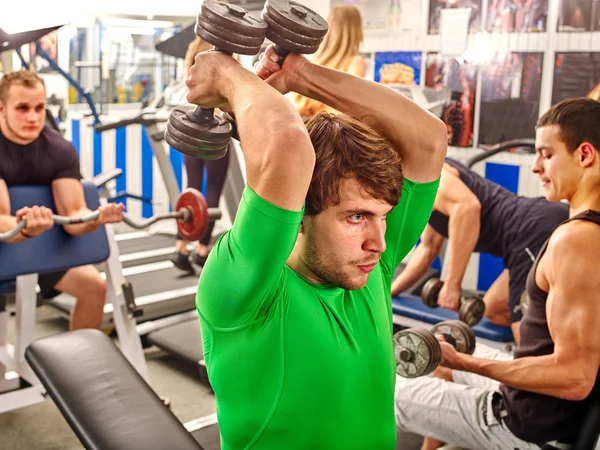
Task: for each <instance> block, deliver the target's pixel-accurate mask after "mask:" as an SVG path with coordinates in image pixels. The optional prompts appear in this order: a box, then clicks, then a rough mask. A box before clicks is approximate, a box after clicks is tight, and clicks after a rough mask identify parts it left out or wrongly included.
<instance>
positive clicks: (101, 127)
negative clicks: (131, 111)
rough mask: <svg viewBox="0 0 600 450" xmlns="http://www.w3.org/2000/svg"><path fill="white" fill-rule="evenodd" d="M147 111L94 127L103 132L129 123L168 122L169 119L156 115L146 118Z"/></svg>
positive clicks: (152, 123)
mask: <svg viewBox="0 0 600 450" xmlns="http://www.w3.org/2000/svg"><path fill="white" fill-rule="evenodd" d="M147 114H148V113H147V112H143V113H141V114H138V115H137V116H135V117H133V118H131V119H123V120H118V121H116V122H111V123H105V124H99V123H98V124H96V125H94V129H95V130H96V131H97V132H98V133H102V132H103V131H108V130H114V129H116V128H122V127H126V126H127V125H144V126H148V125H154V124H155V123H160V122H166V121H167V119H166V118H165V119H158V118H157V117H156V116H154V117H152V118H144V116H145V115H147Z"/></svg>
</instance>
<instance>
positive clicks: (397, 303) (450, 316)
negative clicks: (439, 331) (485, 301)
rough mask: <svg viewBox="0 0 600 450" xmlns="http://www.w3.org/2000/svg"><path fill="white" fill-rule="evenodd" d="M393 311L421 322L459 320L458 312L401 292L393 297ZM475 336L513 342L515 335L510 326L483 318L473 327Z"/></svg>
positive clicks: (431, 322) (434, 322)
mask: <svg viewBox="0 0 600 450" xmlns="http://www.w3.org/2000/svg"><path fill="white" fill-rule="evenodd" d="M392 312H393V313H394V314H396V315H399V316H404V317H409V318H411V319H414V320H419V321H421V322H426V323H430V324H432V325H435V324H436V323H439V322H443V321H445V320H458V313H457V312H456V311H451V310H449V309H446V308H430V307H428V306H426V305H424V304H423V302H422V300H421V298H420V297H417V296H416V295H410V294H400V295H399V296H397V297H392ZM473 331H474V332H475V336H478V337H480V338H483V339H488V340H490V341H495V342H512V341H513V335H512V330H511V329H510V327H501V326H499V325H494V324H493V323H491V322H490V321H489V320H487V319H485V318H483V319H481V322H479V323H478V324H477V325H475V326H474V327H473Z"/></svg>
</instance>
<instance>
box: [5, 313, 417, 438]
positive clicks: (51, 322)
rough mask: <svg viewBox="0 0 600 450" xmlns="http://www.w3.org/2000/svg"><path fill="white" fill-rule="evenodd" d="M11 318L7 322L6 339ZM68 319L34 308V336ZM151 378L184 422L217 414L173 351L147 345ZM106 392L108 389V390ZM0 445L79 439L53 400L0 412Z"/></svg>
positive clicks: (60, 326) (61, 328) (208, 393)
mask: <svg viewBox="0 0 600 450" xmlns="http://www.w3.org/2000/svg"><path fill="white" fill-rule="evenodd" d="M13 327H14V322H13V321H11V323H10V328H9V339H12V333H13ZM66 329H67V322H66V321H65V319H63V318H62V317H60V316H59V314H58V312H57V311H56V310H55V309H53V308H51V307H48V306H41V307H39V308H38V309H37V316H36V337H37V338H40V337H44V336H50V335H53V334H57V333H62V332H64V331H66ZM145 354H146V360H147V362H148V371H149V373H150V382H151V385H152V387H153V388H154V390H155V391H156V392H157V393H158V394H159V395H160V396H163V397H167V398H169V399H170V400H171V410H172V411H173V413H174V414H175V415H176V416H177V418H178V419H179V420H180V421H181V422H182V423H185V422H188V421H190V420H193V419H196V418H198V417H203V416H206V415H208V414H212V413H214V412H215V398H214V395H213V394H212V392H211V390H210V389H209V388H207V387H205V386H204V385H202V384H201V383H200V382H199V381H198V376H197V372H196V371H195V370H193V368H192V367H191V366H189V365H186V364H182V363H181V362H180V361H179V360H178V359H177V358H175V357H173V356H172V355H170V354H168V353H166V352H164V351H162V350H159V349H157V348H156V347H151V348H148V349H146V351H145ZM107 395H110V393H107ZM0 436H2V444H1V445H0V448H2V449H7V450H8V449H10V450H13V449H15V450H16V449H28V450H79V449H81V448H82V446H81V444H80V443H79V440H78V439H77V437H76V436H75V434H74V433H73V432H72V431H71V429H70V427H69V426H68V425H67V423H66V422H65V420H64V419H63V417H62V415H61V414H60V412H59V411H58V409H57V408H56V406H55V405H54V403H53V402H52V401H51V400H48V401H46V402H45V403H41V404H38V405H34V406H30V407H27V408H22V409H19V410H16V411H11V412H7V413H4V414H0ZM420 447H421V438H420V437H418V436H415V435H409V434H404V433H402V434H400V435H399V436H398V445H397V446H396V450H418V449H419V448H420Z"/></svg>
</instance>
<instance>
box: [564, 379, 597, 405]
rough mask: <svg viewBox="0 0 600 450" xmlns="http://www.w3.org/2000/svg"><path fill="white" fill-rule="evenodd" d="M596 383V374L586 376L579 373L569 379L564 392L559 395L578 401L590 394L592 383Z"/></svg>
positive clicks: (592, 387)
mask: <svg viewBox="0 0 600 450" xmlns="http://www.w3.org/2000/svg"><path fill="white" fill-rule="evenodd" d="M595 383H596V376H595V375H594V376H587V375H583V374H579V375H578V376H576V377H574V379H572V380H570V381H569V384H568V385H567V386H566V387H565V391H564V394H563V395H562V396H561V397H562V398H563V399H565V400H570V401H574V402H580V401H583V400H585V399H586V398H588V397H589V396H590V394H591V393H592V390H593V389H594V385H595Z"/></svg>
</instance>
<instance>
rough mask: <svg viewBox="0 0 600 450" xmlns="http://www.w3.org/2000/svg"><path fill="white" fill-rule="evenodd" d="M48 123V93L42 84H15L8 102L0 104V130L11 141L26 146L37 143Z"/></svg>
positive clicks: (9, 92)
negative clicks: (30, 85)
mask: <svg viewBox="0 0 600 450" xmlns="http://www.w3.org/2000/svg"><path fill="white" fill-rule="evenodd" d="M45 122H46V91H45V89H44V86H43V85H42V84H41V83H38V84H36V85H35V86H34V87H26V86H24V85H22V84H21V83H15V84H13V85H12V86H11V87H10V88H9V90H8V95H7V98H6V102H0V129H1V130H2V134H3V135H4V136H5V137H6V138H7V139H8V140H10V141H12V142H14V143H16V144H20V145H26V144H29V143H31V142H33V141H35V140H36V139H37V138H38V137H39V136H40V133H41V132H42V129H43V128H44V124H45Z"/></svg>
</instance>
